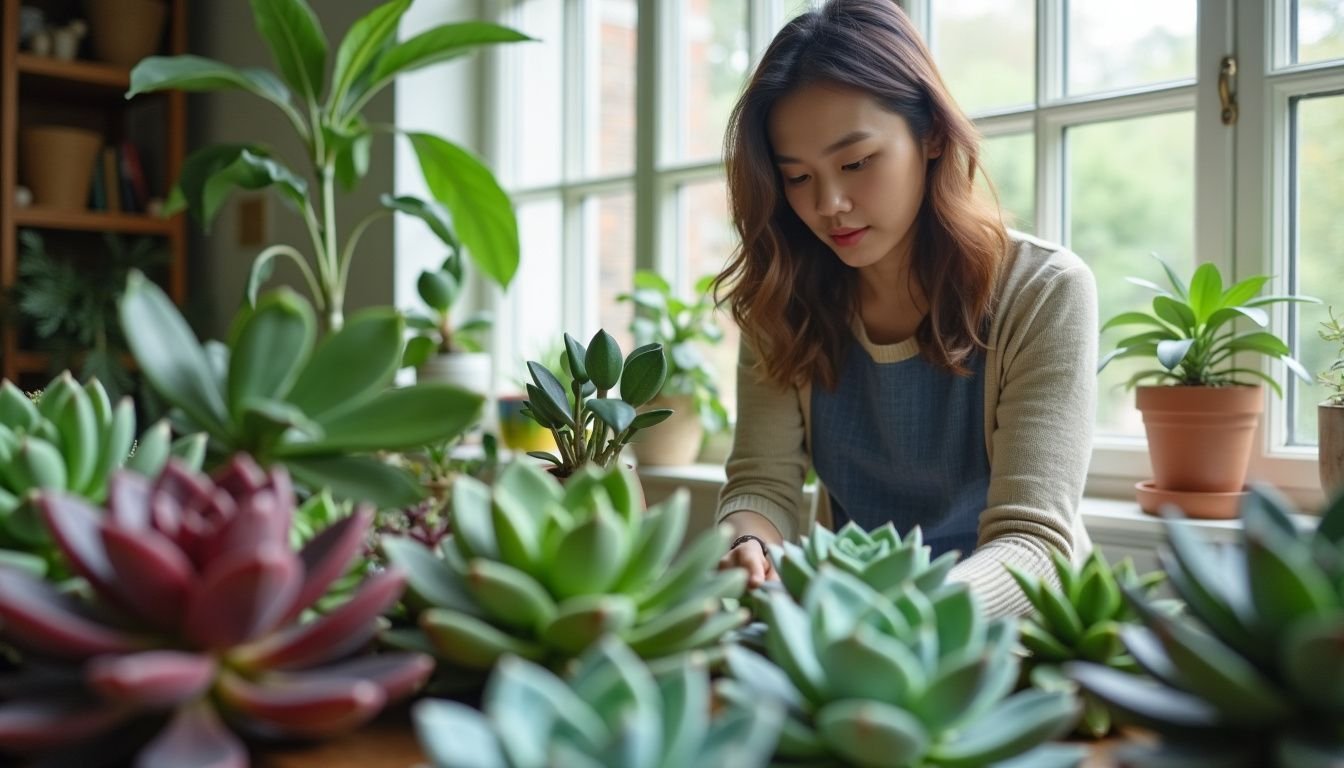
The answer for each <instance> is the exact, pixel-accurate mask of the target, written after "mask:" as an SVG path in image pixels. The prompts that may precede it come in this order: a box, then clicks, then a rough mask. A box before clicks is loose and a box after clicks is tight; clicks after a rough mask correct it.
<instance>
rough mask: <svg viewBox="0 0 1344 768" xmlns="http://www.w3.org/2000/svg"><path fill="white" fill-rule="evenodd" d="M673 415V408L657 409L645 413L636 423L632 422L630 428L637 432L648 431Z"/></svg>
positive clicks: (638, 417) (636, 418) (637, 417)
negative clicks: (640, 430)
mask: <svg viewBox="0 0 1344 768" xmlns="http://www.w3.org/2000/svg"><path fill="white" fill-rule="evenodd" d="M672 414H673V411H672V409H671V408H655V409H653V410H651V411H645V412H643V413H641V414H639V415H638V416H636V417H635V420H634V421H632V422H630V427H631V429H636V430H639V429H648V428H649V427H652V426H656V425H658V424H662V423H663V422H664V421H667V419H668V417H669V416H671V415H672Z"/></svg>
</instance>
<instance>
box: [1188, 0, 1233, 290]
mask: <svg viewBox="0 0 1344 768" xmlns="http://www.w3.org/2000/svg"><path fill="white" fill-rule="evenodd" d="M1199 9H1200V12H1199V17H1198V21H1197V23H1198V28H1197V32H1196V36H1195V37H1196V50H1195V71H1196V73H1197V77H1196V86H1195V87H1196V89H1197V92H1196V97H1195V180H1194V181H1195V260H1196V261H1197V262H1201V263H1202V262H1211V263H1213V264H1216V265H1218V268H1219V270H1221V271H1222V272H1223V274H1224V275H1228V274H1231V275H1235V276H1238V277H1240V276H1243V275H1244V274H1245V273H1244V272H1242V271H1241V270H1240V269H1239V268H1238V265H1236V264H1234V263H1233V250H1234V249H1233V228H1232V210H1233V208H1232V206H1233V187H1234V185H1233V182H1234V179H1235V173H1234V167H1235V166H1234V160H1235V150H1236V135H1237V132H1238V131H1239V130H1241V127H1240V120H1239V121H1238V122H1237V123H1234V124H1232V125H1224V124H1223V119H1222V103H1221V98H1220V96H1219V91H1218V83H1219V76H1220V70H1221V68H1222V62H1223V57H1225V56H1229V55H1232V54H1233V53H1234V52H1235V51H1236V50H1237V48H1236V37H1235V34H1234V32H1235V29H1236V18H1235V14H1234V11H1233V8H1232V6H1231V5H1230V4H1228V3H1207V2H1206V3H1201V4H1200V6H1199ZM1240 69H1241V68H1240V67H1238V70H1240ZM1241 82H1242V80H1241V78H1240V75H1238V77H1237V78H1236V79H1234V80H1233V85H1234V86H1235V87H1236V88H1237V90H1242V89H1241V88H1240V84H1241Z"/></svg>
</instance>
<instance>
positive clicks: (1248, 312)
mask: <svg viewBox="0 0 1344 768" xmlns="http://www.w3.org/2000/svg"><path fill="white" fill-rule="evenodd" d="M1241 318H1246V319H1247V320H1250V321H1251V322H1253V323H1255V324H1256V325H1258V326H1260V327H1261V328H1264V327H1265V326H1267V325H1269V313H1268V312H1266V311H1265V310H1263V309H1258V308H1256V307H1223V308H1222V309H1220V310H1218V311H1217V312H1214V313H1213V315H1211V316H1210V317H1209V322H1208V324H1207V325H1206V326H1205V329H1204V333H1205V334H1206V335H1208V336H1213V335H1214V334H1216V333H1217V332H1218V329H1219V328H1221V327H1223V325H1224V324H1226V323H1228V322H1230V321H1232V320H1239V319H1241Z"/></svg>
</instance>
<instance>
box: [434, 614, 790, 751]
mask: <svg viewBox="0 0 1344 768" xmlns="http://www.w3.org/2000/svg"><path fill="white" fill-rule="evenodd" d="M733 685H735V684H734V683H733V682H732V681H726V680H720V681H718V683H717V686H718V687H720V688H722V687H724V686H728V687H730V688H731V687H732V686H733ZM712 697H713V689H712V688H711V685H710V681H709V673H708V670H707V669H706V667H705V665H704V662H703V661H702V660H699V659H693V658H691V657H689V656H679V657H675V658H673V659H671V660H670V661H669V662H667V663H663V664H660V665H658V668H657V669H654V668H653V666H652V665H647V666H646V665H645V664H644V662H643V661H641V660H640V658H639V657H638V656H637V655H636V654H634V653H633V652H631V650H630V649H629V648H628V647H627V646H625V645H624V644H623V643H621V642H619V641H617V640H614V639H609V640H606V641H603V642H601V643H599V644H597V645H594V646H593V647H592V648H590V649H589V650H587V651H585V652H584V654H583V655H582V656H581V657H580V658H579V659H578V660H577V662H576V664H575V665H574V668H573V670H572V671H571V672H570V673H569V674H567V675H566V677H564V678H563V679H562V678H560V677H557V676H556V675H555V674H554V673H552V672H550V671H548V670H547V669H545V668H544V667H540V666H537V665H536V664H533V663H530V662H528V661H524V660H522V659H519V658H515V657H510V658H507V659H505V660H504V661H502V662H500V664H499V666H498V667H497V668H496V670H495V672H494V674H493V675H492V676H491V679H490V683H489V685H488V686H487V687H486V691H485V703H484V707H483V711H477V710H475V709H472V708H471V707H468V706H466V705H464V704H459V703H457V702H452V701H435V700H426V701H424V702H421V703H420V704H419V705H417V706H416V708H415V724H416V731H417V733H418V734H419V736H420V743H421V744H422V745H423V746H424V747H425V752H426V754H428V755H429V758H430V761H431V762H432V763H433V764H434V765H435V766H436V768H468V767H469V766H470V768H524V767H525V766H540V765H574V766H578V765H584V766H593V767H594V768H596V767H599V766H601V767H604V768H702V766H733V768H764V766H765V765H767V764H768V763H769V760H770V755H771V753H772V751H773V749H774V745H775V741H776V739H777V738H778V736H779V727H780V723H781V721H782V715H783V711H782V707H780V706H779V705H778V704H774V703H772V702H763V703H762V702H753V703H747V704H743V703H741V699H742V697H741V696H738V697H735V698H733V699H731V700H730V699H726V698H724V697H717V701H716V704H717V705H716V706H714V707H713V709H714V712H713V714H712V715H710V714H708V713H707V712H706V709H707V708H708V707H709V706H710V705H711V702H712V701H715V699H714V698H712Z"/></svg>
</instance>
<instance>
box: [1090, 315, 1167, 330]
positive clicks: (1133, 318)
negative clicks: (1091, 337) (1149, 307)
mask: <svg viewBox="0 0 1344 768" xmlns="http://www.w3.org/2000/svg"><path fill="white" fill-rule="evenodd" d="M1120 325H1151V326H1155V327H1157V328H1166V327H1167V326H1166V325H1164V324H1163V323H1162V321H1161V320H1159V319H1157V318H1156V317H1153V316H1152V315H1150V314H1148V313H1147V312H1121V313H1120V314H1118V315H1116V316H1114V317H1112V318H1111V319H1110V320H1107V321H1106V324H1105V325H1103V326H1101V330H1102V332H1105V331H1108V330H1110V329H1111V328H1115V327H1116V326H1120Z"/></svg>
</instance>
